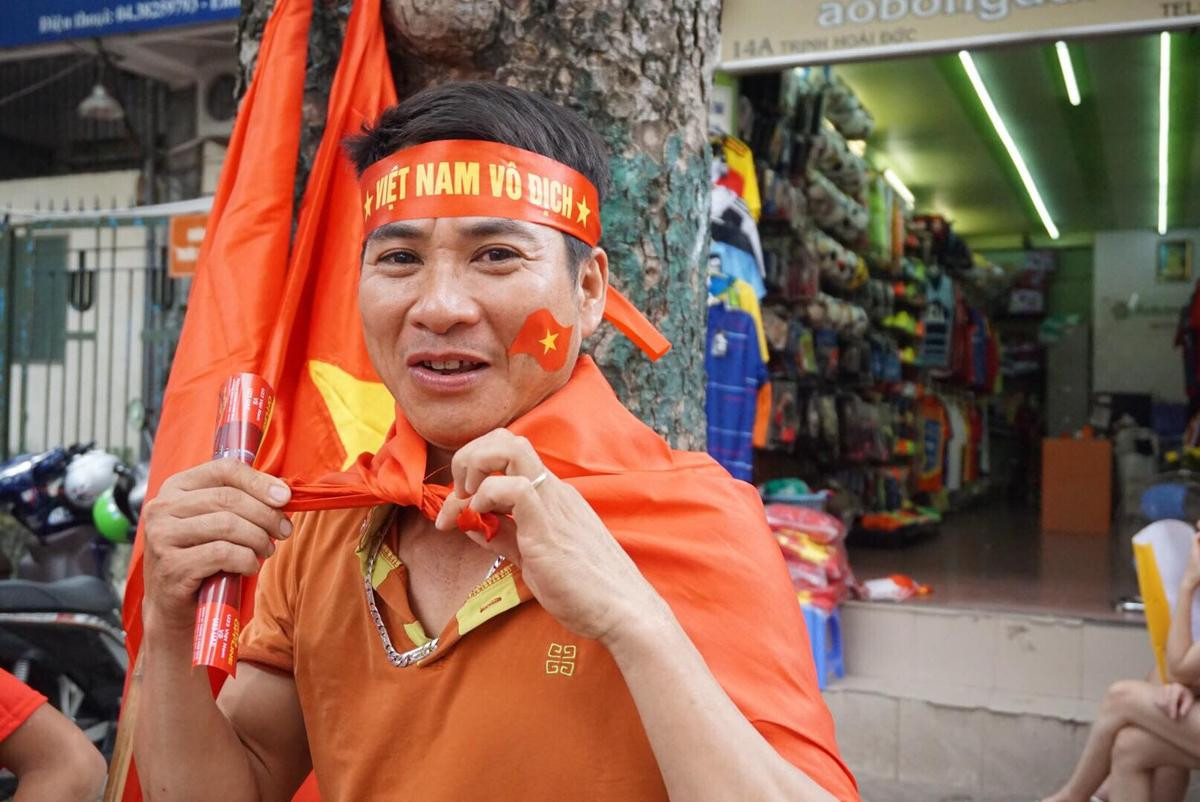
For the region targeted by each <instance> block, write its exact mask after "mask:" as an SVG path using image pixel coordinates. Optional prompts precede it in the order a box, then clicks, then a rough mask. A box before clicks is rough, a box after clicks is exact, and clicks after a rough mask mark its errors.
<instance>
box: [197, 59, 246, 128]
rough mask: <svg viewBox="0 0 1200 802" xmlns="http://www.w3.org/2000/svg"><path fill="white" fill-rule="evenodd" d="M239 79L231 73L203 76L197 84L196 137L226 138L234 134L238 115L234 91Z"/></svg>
mask: <svg viewBox="0 0 1200 802" xmlns="http://www.w3.org/2000/svg"><path fill="white" fill-rule="evenodd" d="M236 86H237V77H236V76H235V75H234V74H233V73H231V72H217V73H212V74H210V75H201V76H200V79H199V80H198V81H197V82H196V136H197V137H201V138H204V137H226V136H229V135H230V134H231V133H233V118H234V116H235V115H236V114H237V99H236V98H235V97H234V94H233V93H234V90H235V87H236Z"/></svg>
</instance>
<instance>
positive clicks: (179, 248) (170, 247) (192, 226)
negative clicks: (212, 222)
mask: <svg viewBox="0 0 1200 802" xmlns="http://www.w3.org/2000/svg"><path fill="white" fill-rule="evenodd" d="M207 225H208V213H204V214H181V215H176V216H175V217H172V218H171V223H170V225H169V226H168V228H169V240H170V241H169V242H168V244H167V274H168V275H170V276H171V277H173V278H182V277H183V276H191V275H194V274H195V272H196V261H197V260H198V259H199V257H200V244H201V243H202V242H204V228H205V226H207Z"/></svg>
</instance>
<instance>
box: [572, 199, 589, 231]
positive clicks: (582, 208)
mask: <svg viewBox="0 0 1200 802" xmlns="http://www.w3.org/2000/svg"><path fill="white" fill-rule="evenodd" d="M575 205H576V206H577V207H579V215H578V216H577V217H576V220H575V222H577V223H583V224H584V225H585V226H586V225H587V219H588V215H589V214H591V213H592V210H591V209H589V208H588V205H587V198H584V199H583V200H581V201H579V203H577V204H575Z"/></svg>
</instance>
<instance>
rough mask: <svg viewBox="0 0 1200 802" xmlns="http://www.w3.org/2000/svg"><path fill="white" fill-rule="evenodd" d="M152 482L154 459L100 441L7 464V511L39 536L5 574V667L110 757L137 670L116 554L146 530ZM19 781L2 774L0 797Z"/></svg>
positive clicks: (1, 587)
mask: <svg viewBox="0 0 1200 802" xmlns="http://www.w3.org/2000/svg"><path fill="white" fill-rule="evenodd" d="M145 479H146V470H145V467H144V466H137V467H130V466H126V465H124V464H122V463H121V462H120V461H119V460H117V459H116V458H115V457H113V456H111V455H107V454H105V453H104V452H100V451H97V450H95V449H93V448H92V447H91V445H90V444H86V445H83V444H81V445H75V446H69V447H59V448H54V449H50V450H49V451H46V452H44V453H42V454H36V455H22V456H20V457H17V458H16V459H14V460H11V461H9V462H8V463H6V464H4V465H0V510H2V511H4V512H7V513H8V514H9V515H10V516H11V517H12V518H13V519H14V520H15V521H16V522H17V523H19V524H20V526H21V528H22V529H23V530H24V531H25V532H26V533H27V534H28V536H29V541H30V543H29V549H28V553H27V554H26V555H25V556H24V557H23V558H22V559H21V560H20V561H19V562H18V563H17V565H16V567H15V573H16V577H15V578H12V579H6V580H0V666H3V667H4V668H6V669H7V670H8V671H10V672H11V673H12V674H13V675H15V676H16V677H17V678H18V679H20V680H21V681H23V682H25V683H27V684H28V685H30V686H31V687H33V688H35V689H37V690H38V691H40V692H41V693H43V694H44V695H45V696H46V697H47V699H48V700H49V701H50V702H51V704H53V705H54V706H55V707H56V708H58V710H59V711H60V712H62V713H63V714H64V715H65V716H67V717H68V718H69V719H71V720H72V721H74V722H75V723H76V724H77V725H78V726H79V727H80V729H82V730H83V732H84V733H85V734H86V735H87V736H88V738H89V739H90V740H91V741H92V743H94V744H95V745H96V747H97V748H98V749H99V750H100V751H101V753H102V754H104V756H105V757H106V758H108V757H110V756H111V753H112V748H113V744H114V742H115V738H116V723H117V718H118V715H119V712H120V704H121V693H122V690H123V687H124V682H125V673H126V671H127V669H128V657H127V653H126V650H125V634H124V631H123V630H122V627H121V614H120V606H121V602H120V599H119V598H118V595H117V592H116V590H115V589H114V587H113V584H112V576H111V570H112V556H113V553H114V550H115V544H116V543H120V542H128V540H129V538H130V537H132V534H133V532H134V531H135V529H136V523H137V516H138V514H139V513H140V509H141V500H142V498H143V497H144V495H145ZM9 570H10V573H11V572H12V566H9ZM11 782H12V778H11V777H9V778H7V782H6V781H5V778H4V777H3V776H0V794H3V792H4V790H6V789H5V785H8V784H11Z"/></svg>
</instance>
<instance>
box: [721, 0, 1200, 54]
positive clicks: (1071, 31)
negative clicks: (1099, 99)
mask: <svg viewBox="0 0 1200 802" xmlns="http://www.w3.org/2000/svg"><path fill="white" fill-rule="evenodd" d="M1197 24H1200V0H1172V1H1170V2H1163V0H828V2H820V1H815V2H814V1H813V0H786V2H779V0H725V6H724V11H723V12H722V17H721V68H722V69H724V70H727V71H733V72H739V71H740V72H744V71H749V70H765V69H777V68H783V67H791V66H799V65H804V64H828V63H831V62H837V61H851V60H856V59H869V58H883V57H888V56H898V55H911V54H914V53H922V52H930V51H951V50H960V49H963V48H974V47H981V46H984V45H990V44H1000V43H1005V42H1022V41H1029V40H1037V39H1051V38H1055V39H1057V38H1062V37H1070V36H1079V35H1087V34H1102V33H1124V32H1130V31H1139V30H1140V31H1158V30H1166V29H1169V28H1182V27H1190V26H1194V25H1197Z"/></svg>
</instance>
